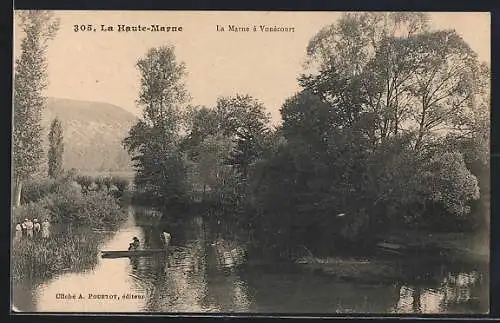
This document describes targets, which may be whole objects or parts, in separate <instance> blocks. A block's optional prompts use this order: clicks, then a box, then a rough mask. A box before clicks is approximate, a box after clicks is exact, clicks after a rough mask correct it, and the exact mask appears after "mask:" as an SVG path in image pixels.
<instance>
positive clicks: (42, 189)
mask: <svg viewBox="0 0 500 323" xmlns="http://www.w3.org/2000/svg"><path fill="white" fill-rule="evenodd" d="M58 184H59V183H58V182H57V181H56V180H54V179H43V180H41V179H38V180H31V181H27V182H26V183H24V185H23V189H22V192H21V203H22V204H25V203H29V202H36V201H39V200H40V199H42V198H43V197H44V196H47V195H49V194H51V193H54V192H55V191H56V189H57V185H58Z"/></svg>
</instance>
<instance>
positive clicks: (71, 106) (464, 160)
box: [11, 10, 491, 316]
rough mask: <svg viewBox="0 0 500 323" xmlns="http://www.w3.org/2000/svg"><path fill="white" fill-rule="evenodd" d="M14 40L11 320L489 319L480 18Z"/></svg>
mask: <svg viewBox="0 0 500 323" xmlns="http://www.w3.org/2000/svg"><path fill="white" fill-rule="evenodd" d="M14 25H15V27H14V46H13V51H14V61H13V71H14V72H13V76H14V79H13V84H14V86H13V104H12V109H13V120H12V124H13V131H12V156H13V157H12V158H13V159H12V161H13V167H12V217H11V219H12V235H11V238H12V239H11V240H12V243H11V287H12V288H11V304H12V312H22V313H83V314H85V313H136V314H137V313H139V314H141V313H177V314H178V313H181V314H207V315H213V314H228V313H232V314H234V313H236V314H242V315H245V314H272V313H280V314H283V315H299V314H303V315H312V316H314V315H330V314H331V315H333V314H336V315H338V314H366V313H369V314H376V315H381V314H394V315H396V314H401V313H406V314H413V315H416V316H418V315H421V314H450V313H453V314H457V313H458V314H471V313H472V314H485V313H488V312H489V239H490V235H489V232H490V220H489V219H490V211H489V209H490V182H489V181H490V180H489V178H490V176H489V169H490V168H489V167H490V164H489V161H490V158H489V147H490V145H489V141H490V138H489V134H490V113H489V111H490V60H491V57H490V15H489V13H484V12H360V11H358V12H328V11H317V12H305V11H304V12H300V11H295V12H281V11H268V12H264V11H43V10H37V11H36V10H17V11H14Z"/></svg>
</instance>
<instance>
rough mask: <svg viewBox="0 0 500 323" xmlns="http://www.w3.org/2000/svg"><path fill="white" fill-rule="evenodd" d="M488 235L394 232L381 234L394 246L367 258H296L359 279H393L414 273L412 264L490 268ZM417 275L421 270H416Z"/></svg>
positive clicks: (384, 241)
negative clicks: (446, 264)
mask: <svg viewBox="0 0 500 323" xmlns="http://www.w3.org/2000/svg"><path fill="white" fill-rule="evenodd" d="M486 238H487V237H482V236H480V235H472V234H467V233H428V232H416V231H406V232H393V233H389V234H385V235H384V236H383V237H380V239H379V240H380V241H381V243H380V245H389V246H391V247H392V248H394V250H393V251H395V252H391V253H385V251H384V250H381V252H379V253H376V254H374V255H372V256H366V257H364V258H347V257H334V256H331V257H316V256H314V255H312V254H310V255H309V256H306V257H302V258H299V259H296V263H297V264H299V266H300V267H301V268H303V269H305V270H308V271H313V272H316V273H320V274H325V275H330V276H335V277H337V278H338V279H341V280H346V281H349V280H356V281H360V282H375V283H377V282H379V283H383V282H394V281H397V280H403V279H405V278H406V276H407V275H408V274H411V272H412V271H413V270H412V266H414V265H415V266H417V267H418V266H421V265H422V264H429V266H431V265H436V264H437V265H439V264H444V263H456V262H459V263H462V264H469V265H473V267H477V266H480V267H484V268H487V267H488V265H489V249H488V244H487V243H486V241H488V240H487V239H486ZM414 274H415V276H418V273H414Z"/></svg>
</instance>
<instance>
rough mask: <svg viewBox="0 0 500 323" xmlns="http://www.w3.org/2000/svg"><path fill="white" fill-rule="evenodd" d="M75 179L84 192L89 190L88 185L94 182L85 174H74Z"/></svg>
mask: <svg viewBox="0 0 500 323" xmlns="http://www.w3.org/2000/svg"><path fill="white" fill-rule="evenodd" d="M75 180H76V182H77V183H78V184H79V185H80V186H81V187H82V190H83V191H84V193H86V192H88V191H89V190H90V187H91V186H92V184H93V182H94V181H93V179H92V177H90V176H86V175H79V176H76V179H75Z"/></svg>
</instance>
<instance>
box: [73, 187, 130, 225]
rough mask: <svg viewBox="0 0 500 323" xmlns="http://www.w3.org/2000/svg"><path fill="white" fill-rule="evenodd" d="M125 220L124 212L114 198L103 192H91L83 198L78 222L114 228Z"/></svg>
mask: <svg viewBox="0 0 500 323" xmlns="http://www.w3.org/2000/svg"><path fill="white" fill-rule="evenodd" d="M124 218H125V213H124V211H123V210H122V209H121V208H120V206H119V205H118V204H117V203H116V200H115V199H114V198H113V197H112V196H110V195H108V194H106V193H103V192H89V193H88V194H86V195H84V196H83V207H81V208H80V209H79V212H78V220H81V221H83V222H84V223H87V224H91V225H93V226H113V225H115V224H118V223H120V222H121V221H122V220H123V219H124Z"/></svg>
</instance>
